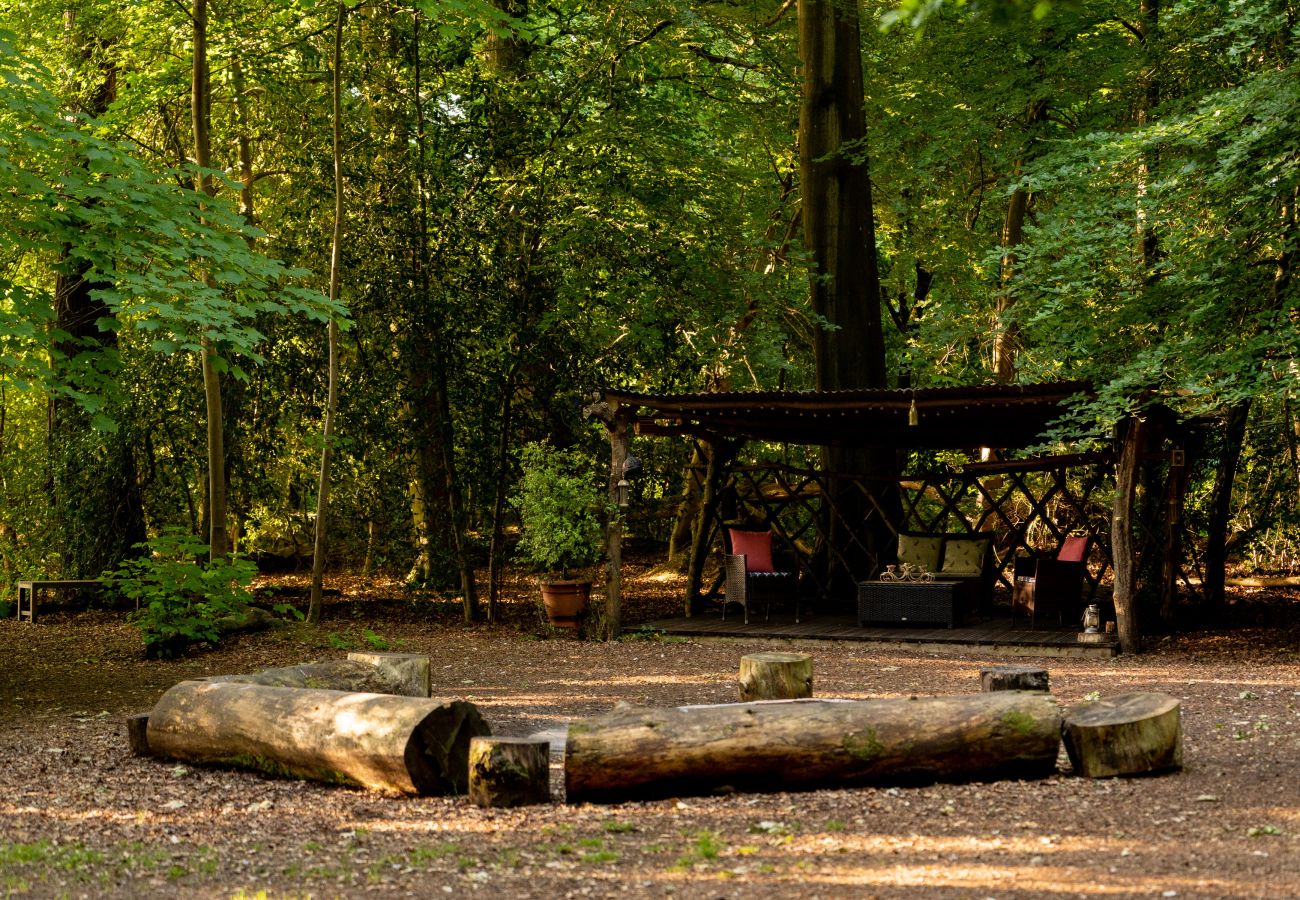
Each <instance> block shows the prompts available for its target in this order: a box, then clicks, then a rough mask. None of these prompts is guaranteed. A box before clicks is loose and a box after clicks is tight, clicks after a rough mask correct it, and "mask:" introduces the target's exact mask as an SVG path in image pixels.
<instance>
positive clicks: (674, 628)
mask: <svg viewBox="0 0 1300 900" xmlns="http://www.w3.org/2000/svg"><path fill="white" fill-rule="evenodd" d="M645 627H648V628H653V629H656V630H658V631H661V632H663V633H665V634H670V635H680V636H683V637H736V638H789V639H795V640H823V641H862V642H865V643H871V644H882V645H893V646H898V645H904V646H907V647H909V648H912V649H918V650H943V651H947V652H960V651H986V652H987V651H993V652H996V653H1004V654H1007V655H1012V656H1113V655H1115V653H1117V652H1118V645H1116V644H1114V643H1110V644H1081V643H1079V639H1078V629H1077V628H1067V629H1061V628H1038V629H1035V630H1033V631H1031V630H1029V629H1028V628H1026V627H1023V625H1017V627H1015V628H1013V627H1012V625H1011V619H1010V618H1000V619H998V618H992V619H986V620H983V621H980V622H975V623H973V624H971V625H968V626H965V627H959V628H901V627H899V628H895V627H883V628H882V627H863V626H861V625H858V623H857V618H856V617H855V616H852V615H840V616H836V615H826V614H822V615H816V616H806V617H805V618H804V620H803V621H802V622H800V623H799V624H797V625H796V624H795V623H794V618H793V617H792V616H790V615H788V614H787V615H784V616H777V615H773V616H772V621H771V622H763V621H762V619H761V618H759V617H751V621H750V624H748V625H746V624H745V623H744V622H743V621H742V620H741V618H740V616H730V615H729V616H728V617H727V621H725V622H724V621H722V616H721V614H720V613H718V612H717V611H716V610H711V611H709V612H705V613H702V614H700V615H697V616H691V617H690V618H686V617H679V618H674V619H660V620H658V621H655V622H648V623H646V626H645Z"/></svg>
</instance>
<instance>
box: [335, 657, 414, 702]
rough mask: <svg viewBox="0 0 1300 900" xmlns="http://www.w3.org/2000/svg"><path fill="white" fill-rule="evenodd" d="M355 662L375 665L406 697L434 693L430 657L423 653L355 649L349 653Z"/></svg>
mask: <svg viewBox="0 0 1300 900" xmlns="http://www.w3.org/2000/svg"><path fill="white" fill-rule="evenodd" d="M348 659H350V660H353V661H354V662H359V663H365V664H366V665H368V666H374V667H375V668H376V669H378V670H379V671H380V672H381V673H383V674H384V675H385V676H386V677H387V678H388V679H389V680H390V681H393V682H396V683H397V684H398V685H399V686H400V687H401V690H399V691H397V692H396V693H399V694H401V695H402V696H404V697H428V696H430V695H431V693H432V690H431V688H432V684H433V683H432V681H431V680H430V675H429V657H428V656H427V655H426V654H423V653H381V652H379V651H378V650H354V651H352V652H351V653H349V654H348Z"/></svg>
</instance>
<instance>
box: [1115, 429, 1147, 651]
mask: <svg viewBox="0 0 1300 900" xmlns="http://www.w3.org/2000/svg"><path fill="white" fill-rule="evenodd" d="M1120 433H1121V438H1122V439H1121V443H1120V450H1119V459H1118V460H1117V461H1116V463H1115V500H1114V504H1115V505H1114V509H1113V511H1112V515H1111V529H1110V548H1111V552H1110V556H1111V560H1112V561H1113V564H1114V566H1115V588H1114V592H1113V593H1112V599H1113V600H1114V603H1115V619H1116V623H1117V625H1118V630H1119V645H1120V648H1121V649H1122V650H1123V651H1124V652H1125V653H1141V652H1142V630H1141V627H1140V625H1139V622H1138V610H1137V550H1136V548H1135V547H1134V546H1133V501H1134V498H1135V496H1136V493H1137V483H1138V470H1139V468H1140V467H1141V465H1142V450H1143V448H1144V447H1145V445H1146V426H1145V423H1144V422H1143V421H1142V419H1140V418H1138V417H1133V418H1130V419H1127V420H1126V421H1125V422H1124V423H1123V424H1122V425H1121V427H1120Z"/></svg>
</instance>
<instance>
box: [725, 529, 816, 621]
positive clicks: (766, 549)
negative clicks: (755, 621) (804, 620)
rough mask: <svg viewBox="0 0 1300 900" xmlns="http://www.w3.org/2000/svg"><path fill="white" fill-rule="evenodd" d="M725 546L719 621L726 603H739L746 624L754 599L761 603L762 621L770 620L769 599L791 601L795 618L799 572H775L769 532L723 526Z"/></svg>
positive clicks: (797, 608) (797, 618) (796, 615)
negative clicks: (723, 591) (724, 573)
mask: <svg viewBox="0 0 1300 900" xmlns="http://www.w3.org/2000/svg"><path fill="white" fill-rule="evenodd" d="M722 533H723V536H724V542H725V543H726V545H727V546H726V548H727V558H726V563H725V565H726V576H727V588H726V590H727V593H726V596H725V597H724V598H723V600H722V621H724V622H725V621H726V620H727V606H728V605H730V604H732V603H739V604H740V606H741V608H742V609H743V610H744V616H745V624H746V625H748V624H749V607H750V605H751V604H752V603H753V602H754V601H756V600H760V599H761V600H762V601H763V602H764V608H763V621H765V622H769V621H771V619H772V598H773V597H777V598H778V599H782V600H784V599H786V598H791V599H793V600H794V620H795V622H796V623H797V622H798V621H799V592H798V586H799V574H798V573H797V572H793V571H790V572H787V571H776V567H775V566H774V565H773V563H772V532H770V531H746V530H742V529H739V528H724V529H723V532H722Z"/></svg>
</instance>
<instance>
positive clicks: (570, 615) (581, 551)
mask: <svg viewBox="0 0 1300 900" xmlns="http://www.w3.org/2000/svg"><path fill="white" fill-rule="evenodd" d="M519 459H520V462H521V463H522V464H523V478H521V479H520V481H519V487H518V493H517V495H516V496H515V498H514V500H513V504H514V506H515V508H516V509H518V510H519V519H520V523H521V524H522V525H523V538H522V539H521V540H520V542H519V556H520V557H521V558H523V559H525V560H527V561H528V562H530V563H531V564H532V565H533V567H534V568H535V569H536V570H537V571H539V572H542V573H543V577H542V579H541V585H542V601H543V603H545V605H546V614H547V616H548V617H549V618H550V620H551V623H552V624H554V625H557V626H559V627H562V628H577V626H578V616H579V615H580V614H581V613H582V611H583V610H584V609H586V607H587V601H588V599H590V597H591V579H590V578H581V577H577V578H575V577H573V576H574V574H575V571H574V570H578V569H583V568H586V567H588V566H592V565H595V564H596V563H598V562H599V561H600V559H601V556H602V555H603V553H604V548H603V541H602V538H603V536H604V518H605V515H606V513H607V512H608V510H609V506H610V503H609V499H608V498H607V497H606V496H605V494H604V492H603V491H602V490H601V489H600V486H599V485H598V483H597V482H596V481H595V480H594V479H593V478H592V467H591V464H590V463H589V462H588V461H587V459H586V458H584V456H583V455H582V453H581V452H579V451H578V450H576V449H575V450H559V449H557V448H555V447H552V446H551V445H550V444H548V443H544V442H536V443H531V444H528V445H527V446H525V447H524V448H523V450H522V451H521V452H520V454H519Z"/></svg>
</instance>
